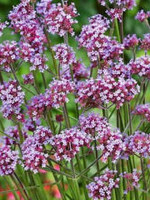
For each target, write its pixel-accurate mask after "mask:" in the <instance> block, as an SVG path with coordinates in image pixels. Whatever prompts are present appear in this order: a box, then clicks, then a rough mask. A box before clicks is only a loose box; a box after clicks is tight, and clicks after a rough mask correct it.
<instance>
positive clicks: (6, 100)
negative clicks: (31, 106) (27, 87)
mask: <svg viewBox="0 0 150 200" xmlns="http://www.w3.org/2000/svg"><path fill="white" fill-rule="evenodd" d="M24 95H25V94H24V92H23V91H22V89H21V87H20V86H18V83H17V82H16V81H9V82H4V84H3V85H0V99H1V101H2V106H1V112H2V113H3V116H4V117H5V118H8V119H11V118H12V116H14V115H15V116H18V115H19V114H20V111H21V105H22V104H23V103H24Z"/></svg>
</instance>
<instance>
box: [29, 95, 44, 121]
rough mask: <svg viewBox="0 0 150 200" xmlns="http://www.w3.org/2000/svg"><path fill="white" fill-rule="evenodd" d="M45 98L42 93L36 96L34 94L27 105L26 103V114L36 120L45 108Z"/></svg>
mask: <svg viewBox="0 0 150 200" xmlns="http://www.w3.org/2000/svg"><path fill="white" fill-rule="evenodd" d="M45 100H46V99H45V97H44V95H43V94H40V95H38V96H34V97H33V98H32V99H30V101H29V102H28V105H27V109H28V115H29V117H30V118H31V119H32V120H33V121H36V120H38V119H39V118H41V117H42V116H43V114H44V111H45V108H46V107H45Z"/></svg>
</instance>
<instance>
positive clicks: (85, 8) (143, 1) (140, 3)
mask: <svg viewBox="0 0 150 200" xmlns="http://www.w3.org/2000/svg"><path fill="white" fill-rule="evenodd" d="M72 1H73V2H74V3H75V5H76V7H77V10H78V12H79V13H80V15H79V16H78V21H79V23H78V24H76V25H75V31H76V35H78V34H79V33H80V31H81V28H82V25H84V24H87V23H88V17H90V16H92V15H94V14H97V13H101V14H103V15H104V16H106V14H105V8H104V7H102V6H100V5H99V4H98V3H97V0H72ZM19 2H20V1H19V0H0V18H1V20H2V21H5V20H8V18H7V16H8V14H9V11H10V10H12V7H13V5H17V4H18V3H19ZM53 2H60V0H54V1H53ZM70 2H71V1H70ZM141 9H143V10H145V11H148V10H150V0H137V7H135V8H134V9H133V10H131V11H127V12H126V13H125V15H124V35H127V34H133V33H136V34H137V36H138V37H141V38H142V36H143V34H145V33H147V32H149V30H148V28H147V27H146V25H145V24H144V23H140V22H139V21H137V20H135V15H136V13H137V12H138V10H141ZM50 37H51V40H52V43H53V44H56V43H59V42H61V41H62V39H61V38H59V37H57V36H52V35H51V36H50ZM4 40H17V41H18V40H19V35H13V34H11V30H10V29H6V30H5V32H4V35H3V37H1V38H0V43H1V42H2V41H4ZM69 43H70V45H71V46H73V47H74V48H75V50H76V54H77V58H82V60H83V62H84V63H85V64H86V65H87V66H88V65H89V59H88V58H87V55H86V53H85V51H84V50H83V49H81V50H79V49H78V48H77V42H76V41H75V40H74V39H72V38H69ZM143 53H144V52H142V51H139V53H138V56H140V55H142V54H143ZM46 54H47V56H48V55H49V52H47V53H46ZM127 57H128V58H131V57H132V55H131V52H130V51H129V53H127ZM51 64H52V63H51V59H49V65H51ZM28 72H29V66H27V64H25V65H23V66H22V68H21V69H20V70H19V71H18V72H17V73H18V77H19V79H21V78H20V77H21V75H22V74H27V73H28ZM45 75H46V74H45ZM5 78H6V80H7V79H9V76H7V77H5ZM51 78H52V77H49V75H46V81H47V83H49V81H50V79H51ZM38 82H39V86H40V88H41V91H42V90H43V89H44V88H43V85H42V78H41V77H40V74H39V76H38ZM149 96H150V95H149ZM30 98H31V96H28V99H30ZM71 102H72V100H71V101H70V102H69V104H68V107H69V111H70V113H71V115H72V116H74V114H75V112H74V109H75V108H73V106H72V103H71ZM113 121H115V120H114V119H113V118H112V124H113ZM71 122H72V124H74V122H73V121H71ZM10 124H11V122H10V121H8V120H7V121H5V123H4V125H6V127H8V126H9V125H10ZM42 176H43V175H42ZM49 176H50V177H48V176H46V177H47V179H48V180H50V179H51V175H49ZM7 181H8V180H7V179H5V180H4V179H2V178H0V191H3V190H6V187H7V186H6V185H7ZM48 187H50V186H47V188H48ZM47 188H46V189H47ZM47 190H48V189H47ZM49 192H51V193H52V190H49ZM52 196H53V195H52ZM51 199H53V198H51ZM0 200H9V198H8V196H7V195H3V196H0Z"/></svg>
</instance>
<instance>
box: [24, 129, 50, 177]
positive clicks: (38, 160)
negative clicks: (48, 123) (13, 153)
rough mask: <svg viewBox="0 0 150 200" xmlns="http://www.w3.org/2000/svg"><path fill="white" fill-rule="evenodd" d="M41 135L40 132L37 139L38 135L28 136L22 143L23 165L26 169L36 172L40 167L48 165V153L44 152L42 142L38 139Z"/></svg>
mask: <svg viewBox="0 0 150 200" xmlns="http://www.w3.org/2000/svg"><path fill="white" fill-rule="evenodd" d="M37 131H38V130H37ZM39 135H40V133H39V132H38V136H37V141H36V136H28V138H27V139H26V140H25V141H24V143H23V144H22V145H21V150H22V154H23V155H22V159H23V163H22V166H23V167H24V169H25V170H31V171H33V172H34V173H38V171H39V169H40V168H42V167H46V164H47V158H48V154H46V153H44V150H43V146H42V144H40V143H38V139H41V138H40V137H39ZM42 139H43V138H42Z"/></svg>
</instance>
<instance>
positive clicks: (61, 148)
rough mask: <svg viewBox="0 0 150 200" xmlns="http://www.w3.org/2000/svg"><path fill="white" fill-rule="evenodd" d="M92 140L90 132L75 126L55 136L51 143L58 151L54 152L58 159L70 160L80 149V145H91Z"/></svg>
mask: <svg viewBox="0 0 150 200" xmlns="http://www.w3.org/2000/svg"><path fill="white" fill-rule="evenodd" d="M90 141H91V137H90V136H89V135H88V134H86V133H85V132H84V131H80V130H79V129H77V128H75V127H74V128H71V129H68V130H67V129H66V130H64V131H62V132H61V133H60V134H59V135H55V136H53V137H52V138H51V139H50V140H49V143H50V144H51V145H52V146H53V147H54V149H55V151H56V152H55V154H54V156H55V159H56V160H63V159H65V160H67V161H69V162H70V160H71V159H72V158H74V157H75V155H76V154H77V153H78V152H79V151H80V147H83V146H87V147H89V144H90Z"/></svg>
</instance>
